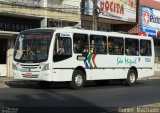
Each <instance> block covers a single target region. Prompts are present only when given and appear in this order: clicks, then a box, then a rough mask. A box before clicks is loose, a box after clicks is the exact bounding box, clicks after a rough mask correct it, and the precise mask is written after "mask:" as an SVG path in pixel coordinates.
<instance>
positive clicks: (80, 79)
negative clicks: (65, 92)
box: [69, 70, 85, 90]
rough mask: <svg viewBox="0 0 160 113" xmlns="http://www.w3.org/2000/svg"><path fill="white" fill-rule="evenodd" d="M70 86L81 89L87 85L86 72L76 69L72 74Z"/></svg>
mask: <svg viewBox="0 0 160 113" xmlns="http://www.w3.org/2000/svg"><path fill="white" fill-rule="evenodd" d="M69 85H70V87H71V88H73V89H76V90H77V89H81V88H83V86H84V85H85V74H84V73H83V72H82V71H80V70H75V71H74V72H73V75H72V81H71V82H70V84H69Z"/></svg>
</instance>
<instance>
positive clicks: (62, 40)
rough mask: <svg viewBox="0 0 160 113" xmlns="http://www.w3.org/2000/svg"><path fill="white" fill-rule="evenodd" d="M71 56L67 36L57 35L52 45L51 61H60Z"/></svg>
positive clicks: (69, 41)
mask: <svg viewBox="0 0 160 113" xmlns="http://www.w3.org/2000/svg"><path fill="white" fill-rule="evenodd" d="M71 56H72V43H71V39H70V38H69V37H57V38H56V41H55V45H54V52H53V61H55V62H57V61H62V60H65V59H67V58H70V57H71Z"/></svg>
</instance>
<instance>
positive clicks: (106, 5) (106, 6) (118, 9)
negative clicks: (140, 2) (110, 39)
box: [100, 1, 124, 14]
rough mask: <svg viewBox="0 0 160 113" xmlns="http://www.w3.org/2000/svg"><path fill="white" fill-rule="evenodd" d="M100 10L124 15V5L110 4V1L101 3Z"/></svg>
mask: <svg viewBox="0 0 160 113" xmlns="http://www.w3.org/2000/svg"><path fill="white" fill-rule="evenodd" d="M100 10H101V11H102V12H114V13H119V14H124V6H123V4H119V3H115V2H110V1H105V2H103V1H100Z"/></svg>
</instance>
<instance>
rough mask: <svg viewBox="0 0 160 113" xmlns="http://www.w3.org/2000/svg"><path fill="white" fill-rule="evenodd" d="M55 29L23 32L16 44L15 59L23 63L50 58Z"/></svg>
mask: <svg viewBox="0 0 160 113" xmlns="http://www.w3.org/2000/svg"><path fill="white" fill-rule="evenodd" d="M52 35H53V31H34V32H33V31H31V32H29V31H28V32H24V33H23V32H22V33H21V34H20V35H19V36H18V38H17V40H16V44H15V50H14V60H15V61H17V62H21V63H38V62H44V61H46V60H47V59H48V53H49V47H50V42H51V39H52Z"/></svg>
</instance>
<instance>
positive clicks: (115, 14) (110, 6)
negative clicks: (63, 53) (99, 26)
mask: <svg viewBox="0 0 160 113" xmlns="http://www.w3.org/2000/svg"><path fill="white" fill-rule="evenodd" d="M84 5H85V6H84V14H85V15H93V2H92V0H85V4H84ZM97 6H98V7H97V9H99V11H100V13H99V17H102V18H108V19H115V20H122V21H128V22H136V0H97Z"/></svg>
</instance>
